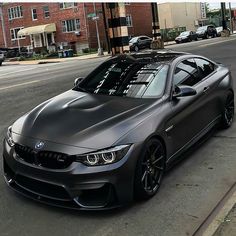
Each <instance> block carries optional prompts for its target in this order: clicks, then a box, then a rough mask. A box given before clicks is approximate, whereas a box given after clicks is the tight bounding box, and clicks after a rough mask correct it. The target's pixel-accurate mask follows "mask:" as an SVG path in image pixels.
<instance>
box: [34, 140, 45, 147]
mask: <svg viewBox="0 0 236 236" xmlns="http://www.w3.org/2000/svg"><path fill="white" fill-rule="evenodd" d="M43 147H44V142H43V141H39V142H37V143H36V144H35V149H42V148H43Z"/></svg>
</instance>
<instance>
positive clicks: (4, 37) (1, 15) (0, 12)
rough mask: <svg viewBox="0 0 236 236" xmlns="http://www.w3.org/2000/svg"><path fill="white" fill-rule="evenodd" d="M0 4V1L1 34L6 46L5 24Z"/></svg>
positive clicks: (0, 4) (1, 4)
mask: <svg viewBox="0 0 236 236" xmlns="http://www.w3.org/2000/svg"><path fill="white" fill-rule="evenodd" d="M2 6H3V3H0V19H1V23H2V35H3V41H4V46H5V48H7V40H6V32H5V24H4V17H3V10H2Z"/></svg>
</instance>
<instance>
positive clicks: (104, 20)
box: [102, 3, 111, 54]
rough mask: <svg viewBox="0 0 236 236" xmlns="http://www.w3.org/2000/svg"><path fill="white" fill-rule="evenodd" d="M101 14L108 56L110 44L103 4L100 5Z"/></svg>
mask: <svg viewBox="0 0 236 236" xmlns="http://www.w3.org/2000/svg"><path fill="white" fill-rule="evenodd" d="M102 14H103V23H104V27H105V34H106V42H107V51H108V54H110V52H111V44H110V40H109V35H108V27H107V19H106V10H105V3H102Z"/></svg>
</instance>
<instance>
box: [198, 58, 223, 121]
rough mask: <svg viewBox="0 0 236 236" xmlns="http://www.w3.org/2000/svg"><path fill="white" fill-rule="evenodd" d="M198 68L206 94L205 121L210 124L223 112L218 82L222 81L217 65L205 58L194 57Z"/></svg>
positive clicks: (203, 113)
mask: <svg viewBox="0 0 236 236" xmlns="http://www.w3.org/2000/svg"><path fill="white" fill-rule="evenodd" d="M194 60H195V62H196V65H197V68H198V73H199V79H200V80H201V87H202V88H203V90H204V94H205V106H204V109H203V111H202V115H203V118H205V120H204V123H205V124H209V123H211V122H214V120H215V119H216V118H217V117H218V116H219V115H220V113H221V105H220V99H219V94H218V92H219V91H218V90H217V88H218V84H219V81H220V79H221V78H220V77H219V75H218V74H217V73H216V72H217V66H216V65H215V64H214V63H212V62H210V61H208V60H206V59H203V58H195V59H194Z"/></svg>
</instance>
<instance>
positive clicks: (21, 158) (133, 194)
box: [3, 51, 234, 210]
mask: <svg viewBox="0 0 236 236" xmlns="http://www.w3.org/2000/svg"><path fill="white" fill-rule="evenodd" d="M233 117H234V92H233V79H232V77H231V73H230V71H229V69H228V68H227V67H225V66H223V65H221V64H219V63H215V62H213V61H211V60H209V59H207V58H205V57H202V56H197V55H192V54H187V53H181V52H174V51H161V52H158V51H148V52H142V53H132V54H130V55H120V56H117V57H113V58H111V59H109V60H108V61H106V62H104V63H102V64H101V65H99V67H97V68H96V69H95V70H94V71H92V72H91V73H90V74H89V75H88V76H87V77H86V78H77V79H76V80H75V85H74V87H73V89H71V90H69V91H67V92H64V93H62V94H60V95H57V96H56V97H54V98H51V99H49V100H47V101H45V102H43V103H42V104H40V105H38V106H37V107H35V108H34V109H32V110H31V111H30V112H28V113H26V114H25V115H23V116H22V117H21V118H19V119H18V120H17V121H15V122H14V124H13V125H12V126H10V127H9V128H8V131H7V133H6V137H5V139H4V144H3V146H4V147H3V172H4V176H5V180H6V183H7V184H8V186H9V187H10V188H12V189H13V190H15V191H16V192H19V193H21V194H23V195H24V196H27V197H29V198H32V199H34V200H36V201H40V202H44V203H46V204H51V205H55V206H61V207H67V208H74V209H88V210H89V209H90V210H91V209H101V208H103V209H104V208H108V209H109V208H113V207H118V206H121V205H125V204H127V203H129V202H131V201H132V200H133V199H134V198H135V199H149V198H151V197H152V196H154V195H155V194H156V193H157V191H158V189H159V187H160V185H161V182H162V177H163V175H164V172H165V170H167V169H168V168H170V167H171V166H172V165H173V164H174V163H175V162H176V161H178V160H180V159H181V155H182V154H183V152H184V151H186V150H187V149H189V148H190V146H192V145H193V144H195V143H197V142H199V140H201V138H202V137H203V136H204V135H205V134H206V133H207V132H208V131H210V129H211V128H213V127H214V126H219V125H220V126H221V127H222V128H229V127H230V126H231V125H232V123H233ZM196 168H197V167H196Z"/></svg>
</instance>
